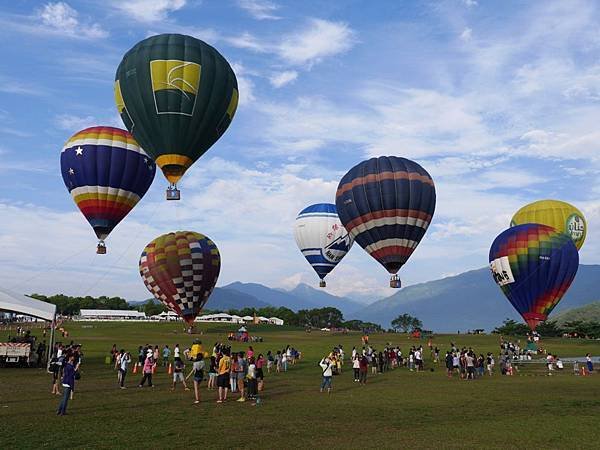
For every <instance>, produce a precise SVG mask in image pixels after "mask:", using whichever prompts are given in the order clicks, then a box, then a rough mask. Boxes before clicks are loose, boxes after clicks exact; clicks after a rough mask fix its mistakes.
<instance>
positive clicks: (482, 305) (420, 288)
mask: <svg viewBox="0 0 600 450" xmlns="http://www.w3.org/2000/svg"><path fill="white" fill-rule="evenodd" d="M598 292H600V266H598V265H581V266H580V267H579V271H578V273H577V277H576V278H575V281H574V283H573V285H572V286H571V289H570V290H569V292H568V293H567V295H566V296H565V297H564V298H563V300H562V301H561V303H559V305H558V306H557V307H556V309H555V311H554V313H553V315H555V314H556V313H557V312H560V311H562V310H565V309H568V308H574V307H578V306H583V305H586V304H588V303H590V302H591V301H593V300H596V299H597V295H598ZM402 313H408V314H411V315H413V316H416V317H418V318H419V319H421V320H422V321H423V325H424V328H426V329H431V330H434V331H439V332H456V331H457V330H461V331H463V332H464V331H466V330H468V329H471V330H472V329H475V328H483V329H486V330H488V331H489V330H491V329H493V328H494V327H496V326H497V325H499V324H500V323H501V322H502V321H503V320H504V319H505V318H511V319H515V320H522V319H521V317H520V315H519V314H518V313H517V312H516V311H515V310H514V309H513V307H512V305H511V304H510V303H509V302H508V300H506V298H505V297H504V295H503V294H502V292H501V291H500V289H499V288H498V286H496V284H495V283H494V281H493V280H492V278H491V276H490V272H489V269H487V268H483V269H478V270H472V271H469V272H465V273H463V274H460V275H457V276H453V277H448V278H444V279H441V280H435V281H430V282H427V283H422V284H416V285H413V286H408V287H405V288H403V289H401V290H400V291H399V292H397V293H395V294H394V295H392V296H390V297H387V298H385V299H383V300H379V301H377V302H375V303H373V304H371V305H369V306H367V307H365V308H363V309H360V310H358V311H356V312H354V313H352V314H351V315H350V318H356V319H360V320H363V321H369V322H375V323H380V324H381V325H383V326H385V327H389V326H390V322H391V321H392V320H393V319H394V318H395V317H397V316H398V315H399V314H402ZM550 318H552V315H551V316H550Z"/></svg>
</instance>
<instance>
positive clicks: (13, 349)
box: [0, 342, 33, 366]
mask: <svg viewBox="0 0 600 450" xmlns="http://www.w3.org/2000/svg"><path fill="white" fill-rule="evenodd" d="M32 362H33V361H32V345H31V343H29V342H0V365H2V366H7V365H15V366H29V365H30V364H31V363H32Z"/></svg>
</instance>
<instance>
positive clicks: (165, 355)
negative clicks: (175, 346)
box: [162, 345, 171, 367]
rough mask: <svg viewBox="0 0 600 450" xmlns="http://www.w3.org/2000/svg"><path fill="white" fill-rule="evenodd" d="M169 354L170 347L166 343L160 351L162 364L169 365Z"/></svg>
mask: <svg viewBox="0 0 600 450" xmlns="http://www.w3.org/2000/svg"><path fill="white" fill-rule="evenodd" d="M170 356H171V349H170V348H169V346H168V345H165V346H164V348H163V351H162V365H163V367H167V366H168V365H169V358H170Z"/></svg>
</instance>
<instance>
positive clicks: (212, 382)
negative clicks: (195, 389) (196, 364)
mask: <svg viewBox="0 0 600 450" xmlns="http://www.w3.org/2000/svg"><path fill="white" fill-rule="evenodd" d="M216 383H217V358H215V357H214V356H211V357H210V364H209V367H208V386H207V387H208V390H209V391H212V390H213V389H214V388H215V387H216Z"/></svg>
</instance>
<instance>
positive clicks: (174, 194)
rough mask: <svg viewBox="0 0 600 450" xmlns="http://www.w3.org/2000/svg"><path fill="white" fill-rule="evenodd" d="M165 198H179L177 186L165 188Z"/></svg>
mask: <svg viewBox="0 0 600 450" xmlns="http://www.w3.org/2000/svg"><path fill="white" fill-rule="evenodd" d="M167 200H181V192H180V191H179V189H177V186H175V185H173V186H169V187H168V188H167Z"/></svg>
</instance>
